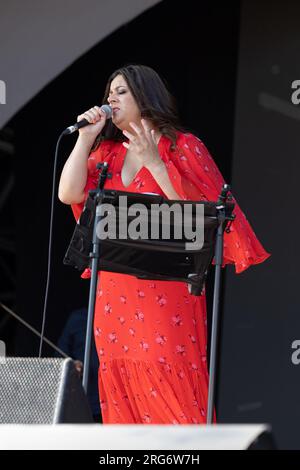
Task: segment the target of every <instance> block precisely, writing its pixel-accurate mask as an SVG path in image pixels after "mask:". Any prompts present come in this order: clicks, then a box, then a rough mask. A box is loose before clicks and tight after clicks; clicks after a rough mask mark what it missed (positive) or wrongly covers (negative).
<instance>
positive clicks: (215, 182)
mask: <svg viewBox="0 0 300 470" xmlns="http://www.w3.org/2000/svg"><path fill="white" fill-rule="evenodd" d="M162 158H163V160H164V162H165V164H166V168H167V170H168V174H169V178H170V180H171V182H172V184H173V187H174V189H175V191H176V192H177V193H178V195H179V196H180V197H181V198H182V199H185V200H207V201H217V200H218V196H219V194H220V192H221V189H222V186H223V184H224V183H225V180H224V178H223V176H222V174H221V172H220V170H219V169H218V167H217V165H216V163H215V162H214V160H213V158H212V156H211V155H210V153H209V151H208V150H207V148H206V147H205V145H204V143H203V142H202V141H201V140H200V139H199V138H198V137H196V136H195V135H193V134H191V133H186V134H183V133H178V138H177V142H176V149H175V150H174V151H172V150H170V145H165V148H164V151H163V155H162ZM231 195H232V197H233V199H232V202H234V204H235V207H234V210H233V213H234V214H235V216H236V217H235V220H234V221H233V222H232V223H231V225H230V232H229V233H227V232H225V233H224V250H223V261H224V263H223V266H225V265H226V264H234V265H235V271H236V273H237V274H239V273H241V272H243V271H245V270H246V269H247V268H248V267H249V266H251V265H254V264H258V263H262V262H263V261H265V260H266V259H267V258H269V256H271V255H270V253H268V252H267V251H266V250H265V249H264V248H263V246H262V244H261V243H260V241H259V240H258V239H257V237H256V235H255V233H254V231H253V229H252V227H251V225H250V223H249V222H248V220H247V218H246V216H245V214H244V213H243V211H242V210H241V208H240V207H239V205H238V203H237V201H236V199H235V198H234V196H233V194H232V193H231Z"/></svg>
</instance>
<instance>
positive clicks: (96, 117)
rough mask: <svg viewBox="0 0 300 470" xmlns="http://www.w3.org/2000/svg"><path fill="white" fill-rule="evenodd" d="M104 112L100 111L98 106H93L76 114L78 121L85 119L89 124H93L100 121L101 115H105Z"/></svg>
mask: <svg viewBox="0 0 300 470" xmlns="http://www.w3.org/2000/svg"><path fill="white" fill-rule="evenodd" d="M104 114H105V113H103V112H102V110H101V109H100V107H99V106H94V107H93V108H90V109H89V110H88V111H85V113H83V114H80V116H77V121H80V120H81V119H86V120H87V121H88V122H89V123H90V124H93V123H95V122H98V121H100V119H101V117H105V116H104Z"/></svg>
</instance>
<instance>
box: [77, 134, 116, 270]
mask: <svg viewBox="0 0 300 470" xmlns="http://www.w3.org/2000/svg"><path fill="white" fill-rule="evenodd" d="M110 148H111V144H110V142H109V141H105V142H102V143H101V144H100V145H99V147H98V148H97V149H96V150H95V151H94V152H91V153H90V155H89V157H88V160H87V168H88V173H87V180H86V185H85V188H84V194H85V197H84V200H83V201H82V202H80V203H79V204H71V209H72V211H73V214H74V217H75V219H76V222H77V221H78V219H79V217H80V215H81V213H82V211H83V208H84V204H85V202H86V200H87V198H88V194H89V191H90V190H91V189H95V188H96V187H97V183H98V180H99V170H98V169H97V168H96V165H97V163H100V162H102V161H104V160H109V153H110ZM81 277H82V278H83V279H89V278H90V277H91V270H90V268H86V269H85V270H84V271H83V273H82V274H81Z"/></svg>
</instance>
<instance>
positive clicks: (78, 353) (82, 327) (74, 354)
mask: <svg viewBox="0 0 300 470" xmlns="http://www.w3.org/2000/svg"><path fill="white" fill-rule="evenodd" d="M86 323H87V309H86V308H85V307H82V308H79V309H77V310H73V311H72V312H71V314H70V316H69V318H68V320H67V322H66V324H65V326H64V329H63V331H62V334H61V336H60V338H59V340H58V344H57V345H58V347H59V348H60V349H61V350H62V351H64V352H65V353H66V354H68V356H70V357H71V358H72V359H73V360H74V361H75V367H76V369H77V370H78V371H79V372H80V373H82V370H83V362H84V349H85V335H86ZM98 368H99V359H98V355H97V351H96V347H95V342H94V339H93V337H92V343H91V357H90V372H89V381H88V390H87V398H88V401H89V404H90V407H91V411H92V414H93V418H94V421H95V422H97V423H102V417H101V411H100V404H99V393H98Z"/></svg>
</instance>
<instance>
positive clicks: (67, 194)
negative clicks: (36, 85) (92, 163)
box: [58, 106, 107, 204]
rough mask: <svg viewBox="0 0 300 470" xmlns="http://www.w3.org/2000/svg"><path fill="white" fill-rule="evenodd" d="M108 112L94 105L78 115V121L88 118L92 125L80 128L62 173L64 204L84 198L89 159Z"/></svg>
mask: <svg viewBox="0 0 300 470" xmlns="http://www.w3.org/2000/svg"><path fill="white" fill-rule="evenodd" d="M106 118H107V116H106V113H105V112H104V111H103V110H102V109H101V108H99V106H94V107H93V108H90V109H89V110H88V111H86V112H85V113H83V114H80V115H79V116H77V121H80V120H81V119H86V120H87V121H88V122H89V123H90V125H88V126H85V127H83V128H81V129H80V130H79V137H78V139H77V142H76V144H75V147H74V148H73V150H72V152H71V154H70V156H69V158H68V160H67V161H66V163H65V166H64V168H63V171H62V173H61V177H60V181H59V188H58V197H59V199H60V201H61V202H63V203H64V204H78V203H80V202H82V201H83V200H84V197H85V194H84V188H85V185H86V181H87V174H88V169H87V159H88V156H89V154H90V151H91V148H92V146H93V143H94V141H95V138H96V137H97V135H98V134H99V133H100V132H101V131H102V129H103V127H104V125H105V122H106Z"/></svg>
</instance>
